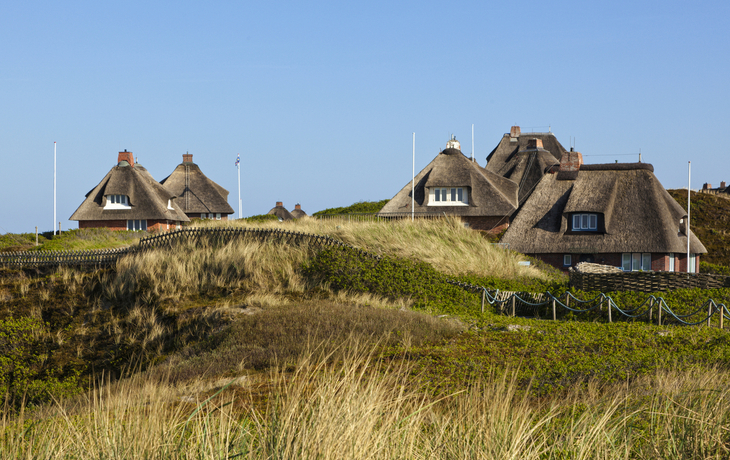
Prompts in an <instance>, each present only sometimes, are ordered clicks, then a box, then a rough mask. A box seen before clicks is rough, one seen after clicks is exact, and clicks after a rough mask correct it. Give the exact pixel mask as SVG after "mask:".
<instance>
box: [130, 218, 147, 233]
mask: <svg viewBox="0 0 730 460" xmlns="http://www.w3.org/2000/svg"><path fill="white" fill-rule="evenodd" d="M127 230H132V231H139V230H147V220H146V219H142V220H128V221H127Z"/></svg>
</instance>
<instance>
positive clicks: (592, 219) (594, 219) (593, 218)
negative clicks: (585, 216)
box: [589, 214, 598, 230]
mask: <svg viewBox="0 0 730 460" xmlns="http://www.w3.org/2000/svg"><path fill="white" fill-rule="evenodd" d="M597 223H598V217H597V216H596V215H595V214H590V224H589V228H590V229H591V230H595V229H596V226H597V225H596V224H597Z"/></svg>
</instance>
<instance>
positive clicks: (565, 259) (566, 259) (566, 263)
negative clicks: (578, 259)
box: [563, 254, 573, 267]
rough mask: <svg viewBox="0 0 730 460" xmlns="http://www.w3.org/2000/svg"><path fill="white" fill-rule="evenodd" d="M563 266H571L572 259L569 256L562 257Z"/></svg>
mask: <svg viewBox="0 0 730 460" xmlns="http://www.w3.org/2000/svg"><path fill="white" fill-rule="evenodd" d="M563 265H564V266H566V267H567V266H569V265H573V257H571V255H570V254H565V255H563Z"/></svg>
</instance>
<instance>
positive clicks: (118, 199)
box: [104, 195, 132, 209]
mask: <svg viewBox="0 0 730 460" xmlns="http://www.w3.org/2000/svg"><path fill="white" fill-rule="evenodd" d="M131 208H132V207H131V206H130V205H129V198H128V197H127V195H107V196H106V205H105V206H104V209H131Z"/></svg>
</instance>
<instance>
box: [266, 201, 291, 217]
mask: <svg viewBox="0 0 730 460" xmlns="http://www.w3.org/2000/svg"><path fill="white" fill-rule="evenodd" d="M266 214H272V215H274V216H276V217H278V218H279V219H281V220H292V219H293V218H294V217H293V216H292V215H291V213H290V212H289V211H287V209H286V208H285V207H284V206H283V205H281V204H280V203H277V204H276V206H274V207H273V208H271V210H269V212H267V213H266Z"/></svg>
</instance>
